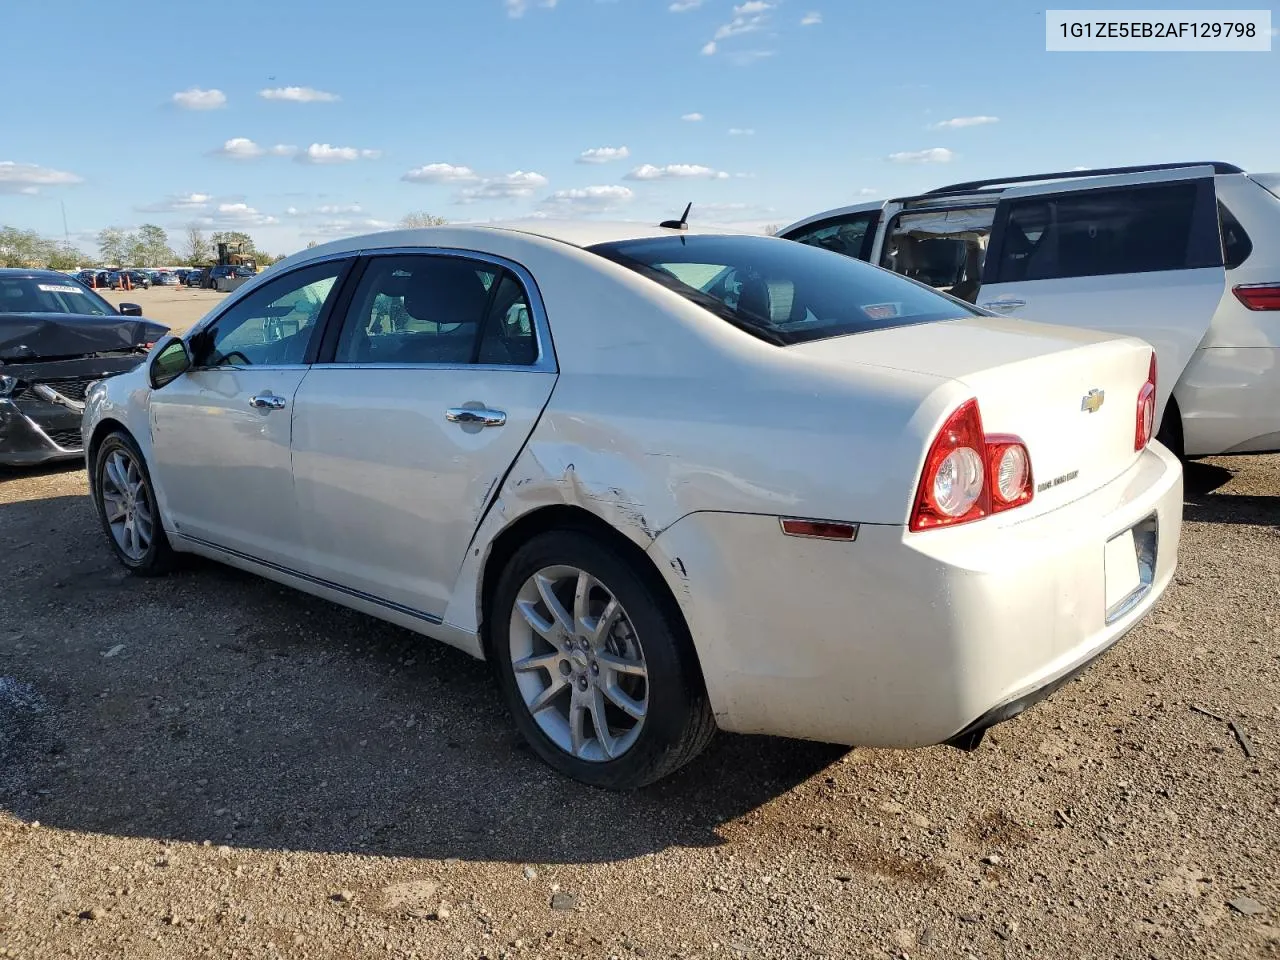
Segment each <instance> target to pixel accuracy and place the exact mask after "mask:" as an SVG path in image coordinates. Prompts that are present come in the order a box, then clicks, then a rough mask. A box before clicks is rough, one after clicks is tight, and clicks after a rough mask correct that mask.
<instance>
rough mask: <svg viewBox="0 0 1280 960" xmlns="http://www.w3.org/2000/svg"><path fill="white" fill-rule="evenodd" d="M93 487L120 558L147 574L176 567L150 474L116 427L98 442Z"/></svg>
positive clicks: (130, 440)
mask: <svg viewBox="0 0 1280 960" xmlns="http://www.w3.org/2000/svg"><path fill="white" fill-rule="evenodd" d="M93 488H94V505H95V506H96V507H97V508H98V518H99V519H100V520H101V521H102V529H103V530H104V531H105V532H106V534H107V540H108V542H109V543H110V544H111V548H112V550H114V551H115V554H116V559H118V560H119V561H120V562H121V563H122V564H123V565H124V566H125V567H126V569H128V570H129V571H130V572H131V573H135V574H137V575H138V576H143V577H152V576H159V575H161V574H164V573H168V572H169V571H170V570H172V569H173V566H174V562H175V555H174V553H173V549H172V548H171V547H170V546H169V538H168V537H167V536H166V535H165V532H164V527H163V526H162V525H161V523H160V507H159V505H158V504H157V503H156V498H155V492H154V488H153V487H152V485H151V475H150V474H149V473H148V472H147V465H146V463H145V462H144V461H143V459H142V454H141V453H140V452H139V451H138V448H137V445H136V444H135V443H134V442H133V438H131V437H130V436H129V435H128V434H126V433H124V432H122V431H117V432H115V433H112V434H111V435H110V436H108V437H107V438H106V439H105V440H103V441H102V443H101V444H100V445H99V446H98V451H97V454H96V455H95V457H94V484H93Z"/></svg>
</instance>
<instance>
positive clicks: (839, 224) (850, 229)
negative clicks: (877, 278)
mask: <svg viewBox="0 0 1280 960" xmlns="http://www.w3.org/2000/svg"><path fill="white" fill-rule="evenodd" d="M883 208H884V203H865V204H859V205H858V206H856V207H846V208H845V209H843V210H839V211H836V212H834V213H831V214H823V215H820V216H818V217H816V218H811V219H809V220H803V221H801V222H800V223H799V224H798V225H794V226H791V227H787V228H786V229H784V230H782V231H781V232H779V234H778V236H780V237H782V238H783V239H785V240H794V241H796V242H797V243H806V244H808V245H809V246H811V247H821V248H822V249H824V250H831V251H834V252H835V253H842V254H844V255H845V256H846V257H853V258H855V259H857V260H866V261H868V262H869V261H870V260H871V258H872V252H873V249H874V246H875V239H876V228H877V227H878V226H879V224H880V218H881V212H882V210H883Z"/></svg>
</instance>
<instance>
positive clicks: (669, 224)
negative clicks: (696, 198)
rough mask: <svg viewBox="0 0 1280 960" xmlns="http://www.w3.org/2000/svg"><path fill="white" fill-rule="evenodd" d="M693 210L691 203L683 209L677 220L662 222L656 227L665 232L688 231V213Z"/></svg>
mask: <svg viewBox="0 0 1280 960" xmlns="http://www.w3.org/2000/svg"><path fill="white" fill-rule="evenodd" d="M692 209H693V201H690V202H689V205H688V206H687V207H685V208H684V213H682V214H680V219H679V220H663V221H662V222H661V223H660V224H658V226H660V227H664V228H666V229H667V230H688V229H689V211H690V210H692Z"/></svg>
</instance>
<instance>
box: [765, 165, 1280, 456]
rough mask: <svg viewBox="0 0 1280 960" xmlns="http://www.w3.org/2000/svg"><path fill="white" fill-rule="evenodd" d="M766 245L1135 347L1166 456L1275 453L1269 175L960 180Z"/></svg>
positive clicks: (1275, 251) (1276, 364) (1278, 232)
mask: <svg viewBox="0 0 1280 960" xmlns="http://www.w3.org/2000/svg"><path fill="white" fill-rule="evenodd" d="M778 236H781V237H785V238H787V239H790V240H797V241H799V242H801V243H807V244H811V245H814V246H820V247H825V248H827V249H830V250H835V251H837V252H839V253H843V254H846V255H848V256H852V257H857V258H858V259H860V260H868V261H870V262H871V263H875V264H879V265H880V266H882V267H886V268H888V269H890V270H894V271H897V272H898V273H901V274H904V275H906V276H908V277H912V278H914V279H916V280H919V281H920V282H922V283H926V284H928V285H930V286H932V287H935V288H937V289H939V290H942V291H944V292H946V293H950V294H952V295H953V296H956V297H959V298H961V299H964V300H967V301H970V302H972V303H977V304H978V305H979V306H980V307H984V308H986V309H988V310H991V311H994V312H996V313H1002V314H1009V315H1013V314H1016V315H1017V316H1019V317H1023V318H1025V319H1032V320H1041V321H1045V322H1049V323H1060V324H1068V325H1073V326H1082V327H1091V328H1097V329H1102V330H1110V331H1115V332H1122V333H1126V334H1131V335H1134V336H1137V337H1140V338H1142V339H1143V340H1146V341H1147V342H1149V343H1151V344H1152V345H1153V346H1154V347H1155V348H1156V354H1157V357H1158V360H1159V373H1160V376H1159V392H1158V396H1157V400H1158V406H1157V411H1156V416H1157V417H1162V418H1163V419H1162V420H1161V430H1160V435H1159V436H1160V439H1161V440H1162V441H1163V442H1164V443H1165V445H1166V446H1168V447H1170V448H1171V449H1172V450H1174V451H1175V452H1176V453H1178V454H1180V455H1182V456H1187V457H1200V456H1212V455H1214V454H1224V453H1269V452H1275V451H1280V174H1247V173H1245V172H1244V171H1243V170H1241V169H1240V168H1239V167H1235V166H1232V165H1230V164H1225V163H1196V164H1160V165H1153V166H1143V167H1113V168H1109V169H1104V170H1083V171H1081V170H1073V171H1068V172H1060V173H1048V174H1039V175H1035V176H1024V177H1011V178H1008V179H1004V180H981V181H972V182H969V183H958V184H954V185H952V186H948V187H941V188H939V189H937V190H932V191H930V192H929V193H926V194H922V195H920V196H915V197H905V198H899V199H895V200H889V201H883V202H880V201H877V202H875V203H864V204H859V205H857V206H852V207H842V208H840V209H836V210H829V211H827V212H826V213H820V214H818V215H816V216H812V217H807V218H806V219H804V220H801V221H799V222H798V223H794V224H792V225H791V226H789V227H786V228H784V229H782V230H780V231H779V232H778Z"/></svg>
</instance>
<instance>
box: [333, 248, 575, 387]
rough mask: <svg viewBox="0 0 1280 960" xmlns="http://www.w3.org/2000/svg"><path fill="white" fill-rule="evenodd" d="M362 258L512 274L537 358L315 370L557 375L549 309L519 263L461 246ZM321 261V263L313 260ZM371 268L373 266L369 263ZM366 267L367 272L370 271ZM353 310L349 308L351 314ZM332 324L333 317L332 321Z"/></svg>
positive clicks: (368, 253) (370, 252) (369, 252)
mask: <svg viewBox="0 0 1280 960" xmlns="http://www.w3.org/2000/svg"><path fill="white" fill-rule="evenodd" d="M359 255H360V256H362V257H413V256H424V257H454V258H461V259H465V260H477V261H479V262H481V263H487V264H490V265H492V266H495V267H501V268H503V269H504V270H508V271H510V272H511V273H512V274H513V275H514V276H515V278H516V279H517V280H519V281H520V286H521V287H523V288H524V295H525V300H526V301H527V302H528V304H529V313H530V314H531V315H532V318H533V333H534V344H535V346H536V347H537V350H538V356H537V359H536V360H535V361H534V362H533V363H409V364H405V363H342V362H338V361H330V362H328V363H317V364H316V367H317V368H321V369H330V368H341V369H344V370H475V371H498V370H503V371H508V372H519V371H525V372H532V373H556V372H558V370H559V367H558V365H557V363H556V355H555V344H554V343H553V342H552V340H551V326H550V324H549V323H548V322H547V311H546V307H545V306H544V305H543V302H542V291H541V290H539V289H538V283H537V281H536V280H534V278H533V274H532V273H530V272H529V270H528V269H527V268H526V267H525V266H524V265H523V264H520V263H517V262H516V261H514V260H509V259H507V258H506V257H502V256H499V255H497V254H493V253H486V252H484V251H482V250H468V249H465V248H462V247H374V248H366V249H363V250H361V251H360V253H359ZM314 262H319V261H314ZM369 266H372V264H370V265H369ZM369 266H366V267H365V270H368V269H369ZM349 310H350V307H349V306H348V311H349ZM347 316H350V313H349V312H348V314H347V315H346V316H343V317H342V319H341V322H342V323H344V324H345V323H346V320H347ZM330 322H332V318H330Z"/></svg>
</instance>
